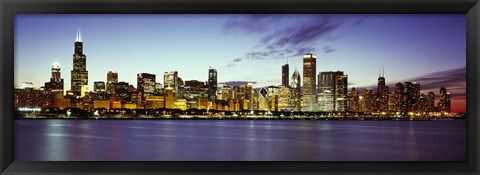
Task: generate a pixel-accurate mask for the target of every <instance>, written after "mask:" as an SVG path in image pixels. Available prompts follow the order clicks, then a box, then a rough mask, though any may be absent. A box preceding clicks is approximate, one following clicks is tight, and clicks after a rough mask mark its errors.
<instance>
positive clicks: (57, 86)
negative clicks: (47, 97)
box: [45, 63, 63, 93]
mask: <svg viewBox="0 0 480 175" xmlns="http://www.w3.org/2000/svg"><path fill="white" fill-rule="evenodd" d="M60 74H61V73H60V65H59V64H57V63H53V65H52V77H51V78H50V81H49V82H46V83H45V90H48V91H51V92H62V93H63V78H61V75H60Z"/></svg>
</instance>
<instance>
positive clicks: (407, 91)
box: [403, 82, 420, 113]
mask: <svg viewBox="0 0 480 175" xmlns="http://www.w3.org/2000/svg"><path fill="white" fill-rule="evenodd" d="M419 99H420V84H419V83H417V82H404V83H403V104H404V106H405V107H404V108H406V111H403V113H405V112H417V111H418V105H419Z"/></svg>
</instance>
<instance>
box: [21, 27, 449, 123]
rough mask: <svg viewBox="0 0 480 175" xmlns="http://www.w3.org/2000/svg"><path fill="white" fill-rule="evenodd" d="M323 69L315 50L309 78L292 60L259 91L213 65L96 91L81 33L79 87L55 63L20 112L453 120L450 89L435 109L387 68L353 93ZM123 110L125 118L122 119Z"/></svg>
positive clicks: (114, 77)
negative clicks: (188, 75) (390, 78)
mask: <svg viewBox="0 0 480 175" xmlns="http://www.w3.org/2000/svg"><path fill="white" fill-rule="evenodd" d="M316 64H317V56H316V55H315V54H312V53H307V54H305V55H303V73H300V72H299V71H298V70H297V69H295V70H294V71H293V73H292V75H291V76H290V72H289V65H288V63H287V64H284V65H281V70H282V71H281V83H282V84H281V85H279V86H275V85H271V86H268V87H261V88H254V87H253V84H252V83H250V82H246V83H244V84H242V85H234V86H233V87H232V86H229V85H224V84H219V83H218V82H217V77H218V75H221V74H222V72H219V71H217V69H214V68H211V67H210V68H209V69H208V71H207V70H205V78H206V79H207V81H201V80H186V81H184V80H183V79H182V78H181V77H180V75H181V72H178V71H175V70H174V71H165V73H164V75H163V82H161V81H159V80H162V78H158V77H157V75H156V74H152V73H138V74H137V82H136V87H135V86H134V84H135V83H132V82H130V83H129V82H119V79H118V77H119V74H121V72H116V71H108V72H107V73H106V74H107V76H106V81H105V80H96V81H94V86H93V87H94V88H93V91H90V90H89V89H88V87H89V86H88V77H89V76H88V70H87V67H86V55H84V53H83V42H82V40H81V33H80V31H78V32H77V38H76V40H75V42H74V54H73V69H72V70H71V72H72V74H71V89H70V90H68V91H67V92H66V95H63V94H64V82H63V78H61V68H60V64H59V63H57V62H55V63H53V64H52V67H51V72H52V77H51V79H50V81H49V82H46V83H45V87H44V89H35V88H33V85H32V83H30V82H26V83H24V84H22V87H21V88H15V107H17V109H18V111H20V112H40V111H42V110H41V109H42V108H58V109H61V110H64V109H69V111H70V109H72V108H73V109H81V110H84V111H87V112H91V115H92V116H102V115H125V116H128V115H132V116H133V115H140V114H138V113H137V111H138V110H143V111H142V112H141V113H142V114H141V115H142V116H143V115H147V116H150V117H151V115H157V116H172V115H174V116H175V115H180V116H182V118H192V117H191V116H189V115H212V116H216V117H222V116H232V117H238V116H246V117H247V116H248V118H255V117H256V116H272V115H275V116H279V117H286V116H295V117H297V118H305V117H315V118H324V117H326V116H327V117H328V116H335V117H338V116H343V117H358V116H377V117H386V116H387V117H388V116H391V117H398V116H404V117H434V116H435V117H438V116H440V117H444V116H452V115H453V113H452V112H451V110H450V108H451V102H450V101H451V99H450V98H451V94H450V92H447V89H446V88H444V87H441V88H440V87H439V92H440V94H439V96H440V98H439V99H438V103H437V104H435V93H434V92H428V93H427V94H423V93H420V92H421V89H420V87H421V85H420V83H419V82H403V83H402V82H399V83H397V84H395V87H392V88H393V89H390V87H389V86H387V84H386V77H385V75H384V69H383V68H382V69H380V70H379V74H378V80H377V87H376V88H375V91H374V90H373V88H371V87H367V88H365V89H363V90H358V89H356V88H355V87H352V88H351V89H349V78H348V74H347V73H346V72H343V71H324V70H322V71H321V72H317V66H316ZM278 67H279V68H280V65H279V66H278ZM279 77H280V76H279ZM302 78H303V81H301V80H302ZM317 78H318V80H317ZM372 78H373V77H372ZM38 106H40V107H41V108H38ZM99 111H103V112H99ZM115 111H121V113H120V114H118V113H117V114H115ZM110 113H113V114H110ZM125 116H124V117H125ZM269 118H271V117H269Z"/></svg>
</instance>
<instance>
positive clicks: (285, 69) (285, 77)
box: [282, 64, 290, 87]
mask: <svg viewBox="0 0 480 175" xmlns="http://www.w3.org/2000/svg"><path fill="white" fill-rule="evenodd" d="M288 75H289V71H288V64H285V65H283V66H282V86H284V87H289V86H290V85H289V84H288V78H289V77H288Z"/></svg>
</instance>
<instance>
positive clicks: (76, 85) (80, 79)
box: [71, 30, 88, 95]
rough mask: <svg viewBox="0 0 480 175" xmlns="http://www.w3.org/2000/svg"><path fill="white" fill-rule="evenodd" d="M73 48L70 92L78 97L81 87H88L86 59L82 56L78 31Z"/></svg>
mask: <svg viewBox="0 0 480 175" xmlns="http://www.w3.org/2000/svg"><path fill="white" fill-rule="evenodd" d="M74 46H75V49H74V53H73V69H72V71H71V90H72V91H73V92H74V93H75V95H80V93H81V91H82V86H88V71H87V57H86V56H85V55H84V54H83V42H82V34H81V33H80V30H79V31H78V32H77V38H76V40H75V44H74Z"/></svg>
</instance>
